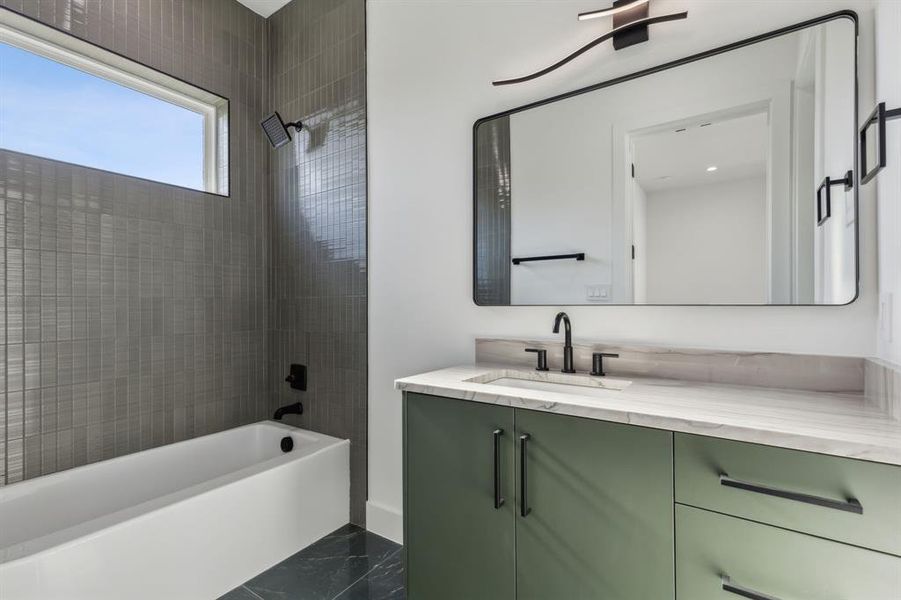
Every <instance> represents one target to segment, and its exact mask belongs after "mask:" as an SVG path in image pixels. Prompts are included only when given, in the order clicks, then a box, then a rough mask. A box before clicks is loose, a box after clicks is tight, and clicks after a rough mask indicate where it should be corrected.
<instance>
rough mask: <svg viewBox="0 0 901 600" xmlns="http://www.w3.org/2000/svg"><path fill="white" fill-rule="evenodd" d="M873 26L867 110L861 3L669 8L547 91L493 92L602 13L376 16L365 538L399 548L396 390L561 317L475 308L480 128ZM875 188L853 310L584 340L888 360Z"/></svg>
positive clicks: (382, 5) (643, 311) (685, 320)
mask: <svg viewBox="0 0 901 600" xmlns="http://www.w3.org/2000/svg"><path fill="white" fill-rule="evenodd" d="M848 7H851V8H855V9H856V10H858V11H859V12H860V13H861V17H862V43H861V82H860V83H861V88H860V91H861V104H862V106H863V108H864V109H869V108H870V106H871V105H872V103H873V89H872V87H873V56H872V45H873V33H872V31H873V16H872V4H871V3H870V2H861V1H859V0H844V1H841V2H833V1H831V0H823V1H818V2H785V1H784V0H730V1H729V2H710V1H705V0H672V1H670V0H657V1H656V2H655V3H654V4H653V5H652V6H651V11H652V14H662V13H666V12H670V11H675V10H679V9H682V8H687V9H688V10H689V18H688V20H686V21H681V22H676V23H670V24H665V25H657V26H654V27H653V29H652V31H651V41H650V42H649V43H647V44H642V45H641V46H636V47H632V48H629V49H626V50H623V51H620V52H616V53H614V51H613V50H612V48H611V46H610V45H609V44H608V45H604V46H601V47H598V48H596V49H594V50H592V51H591V52H589V53H587V54H586V55H584V56H583V57H582V58H581V59H579V60H577V61H575V62H574V63H572V64H570V65H568V66H567V67H565V68H563V69H561V70H559V71H557V72H555V73H553V74H551V75H549V76H548V77H545V78H543V79H540V80H538V81H535V82H532V83H528V84H523V85H518V86H508V87H501V88H496V87H493V86H491V85H490V81H491V80H492V79H497V78H499V77H506V76H516V75H520V74H522V73H525V72H529V71H531V70H532V69H535V68H537V67H541V66H544V65H546V64H547V63H549V62H552V61H555V60H557V59H558V58H559V57H561V56H563V55H564V54H566V53H567V52H568V51H571V50H572V49H574V48H575V47H577V46H579V45H580V44H581V43H584V42H587V41H589V40H591V39H593V38H594V37H596V36H597V35H599V34H600V32H602V31H604V30H606V29H607V28H608V27H609V25H610V24H609V21H608V20H605V19H600V20H597V21H589V22H579V21H577V20H576V18H575V15H576V13H578V12H579V11H583V10H590V9H593V8H597V2H594V1H591V0H579V1H569V0H548V1H544V2H536V1H534V0H523V1H519V0H480V1H478V2H476V1H471V0H456V1H450V0H370V1H369V3H368V9H367V10H368V12H367V46H368V47H367V79H368V103H369V122H368V127H369V132H368V145H369V194H370V217H369V233H370V238H369V268H370V288H369V500H370V502H369V507H368V508H369V510H368V511H367V519H368V521H367V523H368V526H369V527H370V528H371V529H372V530H373V531H375V532H376V533H380V534H382V535H386V536H388V537H391V538H393V539H398V537H399V535H400V511H401V506H402V485H401V410H400V408H401V401H400V399H401V398H400V393H398V392H397V391H395V390H394V388H393V381H394V379H395V378H397V377H401V376H404V375H409V374H413V373H417V372H422V371H426V370H429V369H437V368H440V367H444V366H448V365H452V364H458V363H466V362H471V361H472V360H473V358H474V348H473V340H474V338H475V337H476V336H477V335H497V336H524V337H545V336H546V337H550V336H551V334H550V331H551V325H552V319H553V315H554V312H555V307H545V308H541V307H496V308H487V307H477V306H475V304H474V303H473V301H472V237H471V236H472V124H473V122H474V121H475V120H476V119H478V118H480V117H483V116H485V115H489V114H493V113H496V112H499V111H502V110H505V109H509V108H513V107H516V106H519V105H522V104H525V103H527V102H530V101H533V100H537V99H540V98H544V97H547V96H550V95H552V94H556V93H560V92H564V91H568V90H572V89H577V88H579V87H583V86H586V85H589V84H591V83H595V82H598V81H602V80H605V79H609V78H611V77H614V76H617V75H623V74H627V73H630V72H633V71H635V70H638V69H641V68H644V67H648V66H652V65H656V64H659V63H661V62H664V61H667V60H670V59H674V58H677V57H680V56H686V55H688V54H691V53H694V52H699V51H702V50H706V49H709V48H712V47H714V46H718V45H722V44H726V43H730V42H733V41H735V40H736V39H739V38H741V37H745V36H749V35H754V34H759V33H764V32H766V31H769V30H772V29H774V28H776V27H781V26H784V25H787V24H790V23H794V22H797V21H801V20H803V19H807V18H811V17H815V16H819V15H823V14H825V13H828V12H830V11H834V10H840V9H844V8H848ZM872 188H873V186H872V185H871V186H868V188H867V189H865V190H864V194H863V195H862V196H861V211H862V216H861V230H862V235H861V252H862V257H861V258H862V266H861V268H862V273H861V277H862V281H863V288H862V295H861V298H860V299H859V300H858V301H857V302H855V303H854V304H852V305H850V306H847V307H754V308H739V307H645V306H636V307H630V306H625V307H613V306H604V307H596V306H590V307H574V308H571V309H568V312H569V314H570V316H571V317H572V319H573V323H574V331H575V337H576V338H577V339H597V340H610V341H617V340H619V341H633V342H642V343H656V344H671V345H679V346H694V347H707V348H723V349H742V350H770V351H783V352H821V353H826V354H847V355H856V356H865V355H870V354H872V353H873V352H874V350H875V340H874V335H873V332H874V330H875V319H876V279H875V243H874V232H875V222H874V199H873V191H872Z"/></svg>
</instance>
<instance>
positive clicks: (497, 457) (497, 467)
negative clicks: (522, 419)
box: [494, 429, 504, 509]
mask: <svg viewBox="0 0 901 600" xmlns="http://www.w3.org/2000/svg"><path fill="white" fill-rule="evenodd" d="M502 435H504V430H503V429H495V430H494V508H495V509H498V508H500V507H502V506H503V505H504V498H503V497H502V496H501V436H502Z"/></svg>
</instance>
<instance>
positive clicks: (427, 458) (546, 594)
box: [397, 364, 901, 600]
mask: <svg viewBox="0 0 901 600" xmlns="http://www.w3.org/2000/svg"><path fill="white" fill-rule="evenodd" d="M552 367H553V364H552ZM397 387H398V388H399V389H400V390H403V392H404V400H403V402H404V503H405V506H404V520H405V526H404V535H405V546H406V549H407V586H408V587H407V594H408V597H409V598H411V599H412V600H417V599H420V598H428V599H429V600H436V599H442V598H447V599H459V598H467V599H472V600H476V599H481V598H484V599H486V600H487V599H492V600H502V599H513V598H517V599H534V600H539V599H541V600H549V599H552V598H567V599H571V600H579V599H589V598H609V599H613V598H619V599H624V600H626V599H630V600H631V599H636V598H654V599H665V598H679V599H680V600H683V599H690V600H708V599H723V598H729V597H735V598H751V599H756V600H773V599H781V600H787V599H795V598H804V599H807V598H810V599H813V598H833V597H834V598H842V599H844V600H893V599H896V598H898V597H899V593H901V422H899V421H897V420H895V419H892V418H891V417H889V416H888V415H887V414H886V413H885V411H884V410H883V409H882V408H880V407H876V406H873V405H872V404H871V403H870V402H869V401H868V400H867V399H866V398H865V397H864V396H863V395H862V394H855V393H838V392H826V393H824V392H815V391H807V390H791V389H772V388H763V387H753V386H741V385H730V384H720V383H707V382H697V381H686V380H667V379H658V378H652V377H644V378H641V377H631V376H630V377H627V378H625V377H619V376H614V377H592V376H590V375H587V374H585V373H584V372H583V373H581V374H578V373H577V374H563V373H560V371H559V366H557V369H556V370H551V371H547V372H541V371H536V370H534V369H529V368H528V367H520V366H516V367H511V366H499V367H498V366H468V367H456V368H451V369H444V370H440V371H435V372H432V373H427V374H423V375H418V376H414V377H408V378H405V379H400V380H398V381H397Z"/></svg>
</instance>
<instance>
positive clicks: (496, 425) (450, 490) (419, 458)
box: [404, 393, 516, 600]
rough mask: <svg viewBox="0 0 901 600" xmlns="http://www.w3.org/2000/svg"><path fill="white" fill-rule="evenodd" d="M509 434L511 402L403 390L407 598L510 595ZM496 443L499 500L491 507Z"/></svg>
mask: <svg viewBox="0 0 901 600" xmlns="http://www.w3.org/2000/svg"><path fill="white" fill-rule="evenodd" d="M496 431H501V433H498V434H495V432H496ZM513 433H514V432H513V409H512V408H506V407H501V406H493V405H488V404H476V403H474V402H465V401H461V400H452V399H448V398H439V397H436V396H426V395H422V394H414V393H407V394H405V396H404V537H405V539H404V545H405V547H406V561H407V568H406V577H407V597H408V598H410V599H411V600H464V599H466V600H513V598H514V596H515V593H514V583H515V570H514V569H515V563H514V556H513V552H514V538H513V535H514V512H513V511H514V508H515V505H516V499H515V498H514V497H513V489H514V486H513V467H514V465H513ZM495 443H497V447H498V457H497V458H498V461H497V465H498V475H499V478H500V481H499V482H498V483H499V490H498V491H499V493H500V495H501V496H502V497H503V498H504V502H503V503H502V504H500V503H499V504H500V506H499V507H498V508H495V494H494V465H495V456H494V455H495Z"/></svg>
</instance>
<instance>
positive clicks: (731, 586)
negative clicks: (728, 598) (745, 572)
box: [722, 575, 779, 600]
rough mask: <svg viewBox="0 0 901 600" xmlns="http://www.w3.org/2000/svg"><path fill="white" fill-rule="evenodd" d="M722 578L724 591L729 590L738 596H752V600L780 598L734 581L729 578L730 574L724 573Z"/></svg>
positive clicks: (776, 599) (774, 599)
mask: <svg viewBox="0 0 901 600" xmlns="http://www.w3.org/2000/svg"><path fill="white" fill-rule="evenodd" d="M722 580H723V591H724V592H729V593H730V594H735V595H736V596H741V597H742V598H750V600H779V598H777V597H776V596H770V595H769V594H762V593H760V592H755V591H754V590H752V589H750V588H746V587H743V586H740V585H737V584H735V583H732V580H731V579H729V576H728V575H723V576H722Z"/></svg>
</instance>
